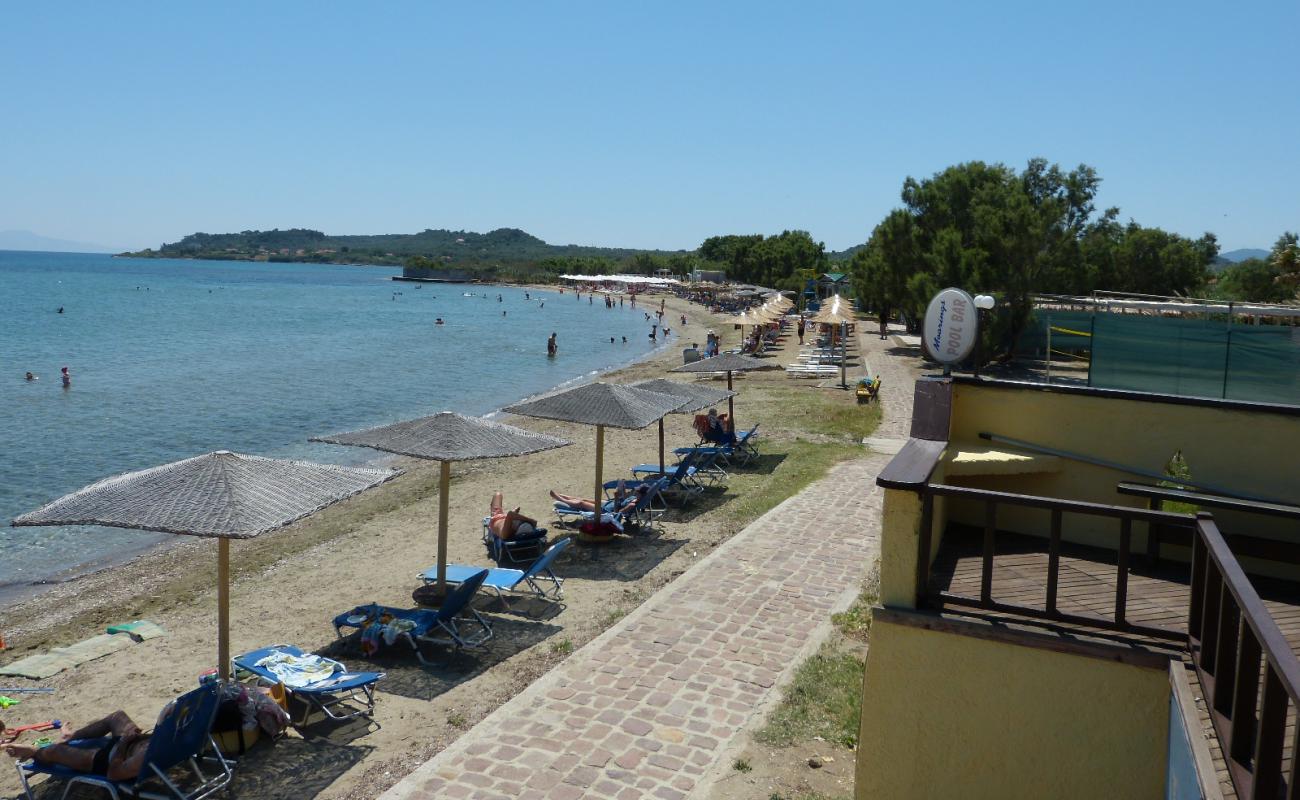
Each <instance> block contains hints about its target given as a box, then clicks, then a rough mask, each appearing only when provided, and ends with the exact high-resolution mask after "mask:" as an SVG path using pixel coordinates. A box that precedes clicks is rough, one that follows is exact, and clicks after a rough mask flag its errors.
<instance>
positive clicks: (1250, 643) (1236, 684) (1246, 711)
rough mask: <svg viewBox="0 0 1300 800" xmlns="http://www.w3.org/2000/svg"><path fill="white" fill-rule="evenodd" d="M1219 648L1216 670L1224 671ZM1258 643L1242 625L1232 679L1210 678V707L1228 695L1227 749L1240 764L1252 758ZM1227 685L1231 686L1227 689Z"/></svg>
mask: <svg viewBox="0 0 1300 800" xmlns="http://www.w3.org/2000/svg"><path fill="white" fill-rule="evenodd" d="M1223 656H1225V653H1223V649H1222V648H1219V658H1221V660H1222V661H1219V667H1221V669H1225V670H1226V667H1227V665H1229V658H1223ZM1260 656H1261V653H1260V640H1258V639H1256V636H1255V631H1252V630H1251V626H1248V624H1243V626H1242V647H1240V648H1239V649H1238V660H1236V663H1235V665H1234V670H1232V671H1234V673H1236V675H1235V680H1234V676H1230V675H1226V674H1225V675H1216V678H1214V706H1216V708H1218V705H1219V702H1218V696H1219V693H1221V687H1222V693H1227V692H1230V691H1231V692H1232V705H1231V714H1230V715H1231V718H1232V727H1231V734H1229V749H1230V751H1231V753H1232V758H1235V760H1236V761H1239V762H1242V764H1248V762H1249V761H1251V758H1252V757H1253V756H1255V723H1256V715H1255V704H1256V701H1257V700H1258V696H1260ZM1230 682H1231V686H1230Z"/></svg>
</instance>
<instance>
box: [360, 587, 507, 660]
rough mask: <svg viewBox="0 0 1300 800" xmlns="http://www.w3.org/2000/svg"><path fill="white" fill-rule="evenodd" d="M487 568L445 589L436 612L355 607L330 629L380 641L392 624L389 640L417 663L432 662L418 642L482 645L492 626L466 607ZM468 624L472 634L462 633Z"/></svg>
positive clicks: (481, 616)
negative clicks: (407, 647)
mask: <svg viewBox="0 0 1300 800" xmlns="http://www.w3.org/2000/svg"><path fill="white" fill-rule="evenodd" d="M487 576H488V570H486V569H483V570H479V571H478V572H476V573H475V574H474V575H472V576H471V577H470V578H469V579H467V580H466V581H465V582H464V583H462V584H461V585H460V586H457V587H456V588H455V590H453V591H451V592H448V594H447V596H446V597H445V598H444V599H443V601H442V607H441V608H439V609H437V610H436V611H435V610H433V609H427V608H394V607H392V606H381V605H379V604H378V603H370V604H369V605H364V606H357V607H356V608H354V609H352V610H351V611H345V612H344V613H342V614H339V615H338V616H337V617H335V618H334V632H335V633H336V634H337V635H338V636H339V637H340V638H343V636H344V634H343V629H344V628H352V629H353V630H352V631H351V632H350V633H349V634H348V635H357V634H360V635H361V636H363V637H364V636H367V635H371V634H373V635H374V636H375V637H376V639H377V640H378V641H379V642H383V641H384V636H383V633H384V628H385V627H387V626H389V625H390V624H392V628H391V630H392V634H393V641H394V642H397V641H402V642H406V643H407V644H408V645H410V646H411V649H412V650H414V651H415V657H416V658H418V659H419V660H420V663H421V664H433V663H434V662H432V661H430V660H428V659H426V658H425V657H424V653H422V652H420V644H422V643H425V642H428V643H431V644H438V645H447V644H450V645H451V646H452V647H453V648H455V649H457V650H459V649H461V648H466V647H486V646H487V643H488V642H489V641H491V639H492V626H491V625H490V624H489V623H488V621H487V620H486V619H484V618H483V615H481V614H479V613H478V612H477V611H475V610H474V609H472V608H470V607H469V604H470V601H471V600H473V599H474V595H475V593H477V592H478V590H479V587H480V586H482V585H483V581H485V580H487ZM465 627H468V628H469V629H470V630H472V631H474V632H473V633H466V632H465V631H464V630H463V628H465Z"/></svg>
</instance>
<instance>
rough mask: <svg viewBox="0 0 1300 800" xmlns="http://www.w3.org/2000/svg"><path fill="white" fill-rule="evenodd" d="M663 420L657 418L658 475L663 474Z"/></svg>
mask: <svg viewBox="0 0 1300 800" xmlns="http://www.w3.org/2000/svg"><path fill="white" fill-rule="evenodd" d="M664 472H665V470H664V418H663V417H660V418H659V475H660V476H662V475H663V474H664Z"/></svg>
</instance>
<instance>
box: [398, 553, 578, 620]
mask: <svg viewBox="0 0 1300 800" xmlns="http://www.w3.org/2000/svg"><path fill="white" fill-rule="evenodd" d="M569 541H570V540H569V538H568V537H567V536H566V537H565V538H563V539H561V540H559V541H558V542H556V543H555V544H553V545H551V546H550V547H548V548H547V549H546V552H545V553H543V554H542V556H541V558H538V559H537V560H536V561H534V562H533V565H532V566H531V567H529V568H528V569H526V570H523V569H505V568H500V567H499V568H497V569H489V570H488V571H487V578H485V579H484V580H483V585H484V586H486V587H488V588H490V589H493V590H495V591H496V593H497V597H499V598H501V602H502V603H505V604H506V606H507V607H508V606H509V605H510V603H509V601H508V600H507V599H506V596H505V595H504V594H502V592H509V591H514V590H517V589H520V588H521V587H522V588H525V589H528V590H530V591H532V592H533V593H534V594H536V595H537V597H539V598H541V599H543V600H559V599H560V598H561V597H562V596H563V587H564V579H563V578H561V577H559V576H558V575H556V574H555V573H554V572H553V571H552V570H551V564H553V563H554V562H555V558H556V557H557V556H558V555H559V554H560V553H562V552H564V548H566V547H568V546H569ZM482 570H483V568H482V567H471V566H466V565H465V564H448V565H447V583H462V582H464V581H467V580H469V579H470V578H472V577H474V576H475V575H477V574H478V573H479V572H481V571H482ZM419 577H420V580H422V581H424V582H425V583H436V582H437V580H438V567H437V566H436V565H435V566H432V567H429V568H428V569H426V570H425V571H424V572H421V573H420V576H419ZM538 581H543V582H550V584H551V588H549V589H544V588H542V587H541V586H540V585H539V584H538Z"/></svg>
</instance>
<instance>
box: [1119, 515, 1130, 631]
mask: <svg viewBox="0 0 1300 800" xmlns="http://www.w3.org/2000/svg"><path fill="white" fill-rule="evenodd" d="M1132 543H1133V520H1131V519H1129V518H1128V517H1122V518H1121V519H1120V521H1119V557H1118V559H1117V561H1118V562H1119V563H1118V565H1117V571H1116V574H1115V624H1116V625H1119V626H1123V625H1124V610H1125V607H1126V606H1127V605H1128V554H1129V547H1130V545H1132Z"/></svg>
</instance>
